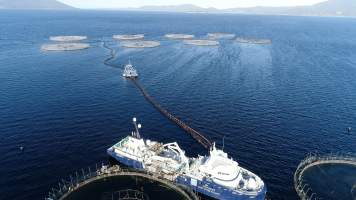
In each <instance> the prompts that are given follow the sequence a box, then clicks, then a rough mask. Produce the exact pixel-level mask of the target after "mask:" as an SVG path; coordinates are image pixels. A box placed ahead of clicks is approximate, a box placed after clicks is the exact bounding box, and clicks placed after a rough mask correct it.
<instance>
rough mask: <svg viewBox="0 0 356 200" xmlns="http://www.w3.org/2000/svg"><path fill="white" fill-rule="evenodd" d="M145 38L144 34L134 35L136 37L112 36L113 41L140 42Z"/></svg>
mask: <svg viewBox="0 0 356 200" xmlns="http://www.w3.org/2000/svg"><path fill="white" fill-rule="evenodd" d="M143 38H145V35H144V34H136V35H114V36H113V39H115V40H142V39H143Z"/></svg>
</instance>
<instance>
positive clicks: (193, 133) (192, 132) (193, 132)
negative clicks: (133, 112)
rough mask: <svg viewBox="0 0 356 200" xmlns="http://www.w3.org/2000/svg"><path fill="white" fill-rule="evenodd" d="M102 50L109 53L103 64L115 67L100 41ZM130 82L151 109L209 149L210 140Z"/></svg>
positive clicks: (141, 88)
mask: <svg viewBox="0 0 356 200" xmlns="http://www.w3.org/2000/svg"><path fill="white" fill-rule="evenodd" d="M102 44H103V48H105V49H108V50H109V51H110V56H109V57H107V58H106V59H105V60H104V64H105V65H106V66H109V67H117V66H115V65H113V64H111V63H110V61H111V60H114V59H115V57H116V52H115V50H114V49H113V48H111V47H109V46H108V45H107V44H106V42H105V41H102ZM130 79H131V80H132V82H133V83H134V84H135V86H136V87H137V88H138V89H139V90H140V92H141V93H142V94H143V96H144V97H145V99H146V100H147V101H148V102H150V103H151V104H152V105H153V107H155V108H156V109H157V110H158V111H159V112H160V113H162V114H163V115H164V116H166V117H167V118H168V119H169V120H171V121H172V122H174V123H175V124H177V125H178V126H179V127H181V128H182V129H183V130H185V131H186V132H187V133H189V134H190V135H191V136H192V137H193V138H194V139H195V140H196V141H197V142H199V143H200V144H201V145H202V146H204V147H205V148H207V149H210V148H211V146H212V143H211V142H210V140H208V139H207V138H206V137H205V136H204V135H202V134H201V133H199V132H198V131H196V130H194V129H193V128H191V127H190V126H188V125H187V124H185V123H184V122H183V121H181V120H180V119H178V118H177V117H175V116H173V115H172V114H170V113H169V112H168V111H167V110H166V109H164V108H163V107H162V106H161V105H160V104H159V103H158V102H156V101H155V100H154V99H153V98H152V97H151V96H150V95H149V94H148V92H146V90H145V89H144V88H143V87H142V86H141V85H140V84H139V83H138V81H137V80H136V79H135V78H130Z"/></svg>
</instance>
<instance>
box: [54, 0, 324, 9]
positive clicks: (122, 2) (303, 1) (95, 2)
mask: <svg viewBox="0 0 356 200" xmlns="http://www.w3.org/2000/svg"><path fill="white" fill-rule="evenodd" d="M59 1H61V2H63V3H66V4H68V5H71V6H74V7H78V8H128V7H140V6H145V5H180V4H194V5H197V6H201V7H205V8H206V7H215V8H219V9H224V8H235V7H253V6H299V5H312V4H315V3H319V2H322V1H325V0H59Z"/></svg>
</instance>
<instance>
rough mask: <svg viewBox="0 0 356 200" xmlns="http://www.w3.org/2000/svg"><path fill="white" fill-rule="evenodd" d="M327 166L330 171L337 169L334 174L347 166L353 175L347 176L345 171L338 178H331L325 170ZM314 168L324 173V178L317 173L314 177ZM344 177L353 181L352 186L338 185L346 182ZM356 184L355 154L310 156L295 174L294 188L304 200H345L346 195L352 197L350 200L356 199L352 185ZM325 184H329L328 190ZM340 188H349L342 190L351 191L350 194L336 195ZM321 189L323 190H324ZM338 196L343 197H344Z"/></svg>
mask: <svg viewBox="0 0 356 200" xmlns="http://www.w3.org/2000/svg"><path fill="white" fill-rule="evenodd" d="M326 166H327V167H329V168H328V170H330V169H333V168H335V170H334V171H333V172H337V170H338V169H343V167H344V166H346V167H348V170H349V174H351V176H349V175H347V174H346V173H345V171H344V172H343V173H340V174H339V175H337V176H336V175H335V173H330V176H328V175H329V173H328V172H329V171H327V170H325V169H323V167H326ZM350 167H351V168H350ZM313 168H315V169H316V170H320V171H322V177H323V178H320V177H321V176H320V177H319V176H317V175H318V173H316V172H317V171H316V172H315V173H314V174H313V176H312V175H311V170H312V169H313ZM350 170H351V171H350ZM352 174H353V177H352ZM307 176H309V177H312V180H313V181H311V180H310V178H306V177H307ZM343 177H346V178H347V179H348V180H351V182H350V183H351V184H338V181H339V180H342V181H345V179H344V178H343ZM328 178H330V179H331V180H332V182H328ZM355 182H356V154H354V153H338V154H327V155H318V154H309V155H308V156H307V157H306V158H305V159H304V160H303V161H302V162H301V163H300V164H299V165H298V168H297V170H296V172H295V174H294V187H295V190H296V191H297V193H298V195H299V197H300V199H302V200H321V199H328V200H333V199H335V200H338V199H345V195H346V196H348V197H350V199H356V187H355V185H352V183H355ZM325 183H327V188H326V187H324V184H325ZM315 186H317V187H315ZM340 187H347V188H341V190H342V191H350V193H349V194H345V193H344V192H341V193H343V194H336V193H338V192H337V190H340ZM348 187H350V188H348ZM316 188H317V189H316ZM320 188H322V190H321V189H320ZM332 191H334V192H332ZM337 195H343V197H340V196H337ZM347 199H349V198H347Z"/></svg>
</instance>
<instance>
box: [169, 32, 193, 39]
mask: <svg viewBox="0 0 356 200" xmlns="http://www.w3.org/2000/svg"><path fill="white" fill-rule="evenodd" d="M164 37H166V38H168V39H176V40H189V39H193V38H194V35H189V34H180V33H170V34H166V35H164Z"/></svg>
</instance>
